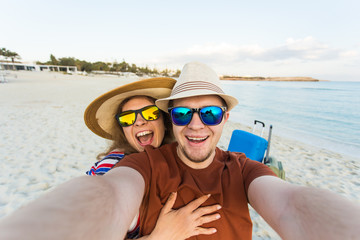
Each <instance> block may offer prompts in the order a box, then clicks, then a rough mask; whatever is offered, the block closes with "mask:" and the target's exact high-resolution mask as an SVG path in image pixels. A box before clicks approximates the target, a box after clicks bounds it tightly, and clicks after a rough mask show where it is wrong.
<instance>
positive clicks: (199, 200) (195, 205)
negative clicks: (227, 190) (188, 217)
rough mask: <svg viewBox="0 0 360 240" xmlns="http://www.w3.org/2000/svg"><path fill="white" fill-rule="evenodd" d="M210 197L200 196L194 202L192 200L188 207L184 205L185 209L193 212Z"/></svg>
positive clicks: (208, 195)
mask: <svg viewBox="0 0 360 240" xmlns="http://www.w3.org/2000/svg"><path fill="white" fill-rule="evenodd" d="M209 197H210V194H207V195H204V196H201V197H199V198H197V199H195V200H193V201H192V202H190V203H189V204H188V205H186V207H185V208H186V209H187V210H189V211H191V212H192V211H194V210H195V209H197V208H198V207H200V206H201V204H203V203H204V202H206V200H207V199H208V198H209Z"/></svg>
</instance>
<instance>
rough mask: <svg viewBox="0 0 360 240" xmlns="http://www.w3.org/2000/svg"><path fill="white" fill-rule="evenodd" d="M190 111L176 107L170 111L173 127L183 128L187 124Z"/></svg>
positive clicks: (190, 115) (189, 119) (190, 114)
mask: <svg viewBox="0 0 360 240" xmlns="http://www.w3.org/2000/svg"><path fill="white" fill-rule="evenodd" d="M191 117H192V111H191V109H189V108H185V107H176V108H173V109H172V110H171V119H172V121H173V123H174V124H175V125H179V126H184V125H187V124H189V122H190V121H191Z"/></svg>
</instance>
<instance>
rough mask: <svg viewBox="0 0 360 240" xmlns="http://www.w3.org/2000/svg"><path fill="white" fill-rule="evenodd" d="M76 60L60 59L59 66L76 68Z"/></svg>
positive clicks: (69, 58) (71, 58) (70, 58)
mask: <svg viewBox="0 0 360 240" xmlns="http://www.w3.org/2000/svg"><path fill="white" fill-rule="evenodd" d="M75 62H76V60H75V58H73V57H64V58H60V59H59V65H61V66H76V64H75Z"/></svg>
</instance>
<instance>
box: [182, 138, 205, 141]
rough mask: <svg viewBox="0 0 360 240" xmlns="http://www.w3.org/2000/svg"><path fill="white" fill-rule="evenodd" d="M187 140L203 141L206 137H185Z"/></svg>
mask: <svg viewBox="0 0 360 240" xmlns="http://www.w3.org/2000/svg"><path fill="white" fill-rule="evenodd" d="M187 138H188V139H189V140H191V141H204V140H205V139H206V138H207V137H202V138H199V137H187Z"/></svg>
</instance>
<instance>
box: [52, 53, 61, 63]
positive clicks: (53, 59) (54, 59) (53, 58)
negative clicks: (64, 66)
mask: <svg viewBox="0 0 360 240" xmlns="http://www.w3.org/2000/svg"><path fill="white" fill-rule="evenodd" d="M50 62H51V65H59V61H58V60H57V59H56V57H55V56H54V55H52V54H50Z"/></svg>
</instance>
